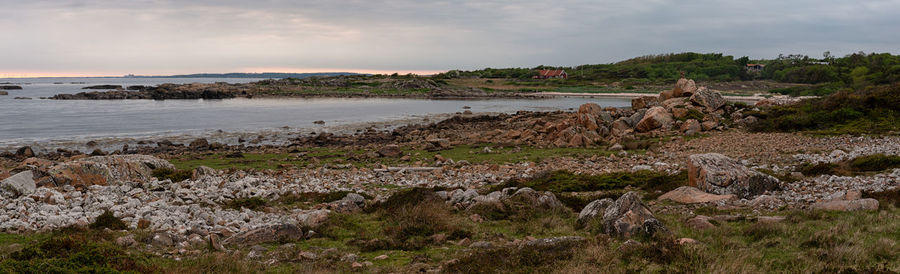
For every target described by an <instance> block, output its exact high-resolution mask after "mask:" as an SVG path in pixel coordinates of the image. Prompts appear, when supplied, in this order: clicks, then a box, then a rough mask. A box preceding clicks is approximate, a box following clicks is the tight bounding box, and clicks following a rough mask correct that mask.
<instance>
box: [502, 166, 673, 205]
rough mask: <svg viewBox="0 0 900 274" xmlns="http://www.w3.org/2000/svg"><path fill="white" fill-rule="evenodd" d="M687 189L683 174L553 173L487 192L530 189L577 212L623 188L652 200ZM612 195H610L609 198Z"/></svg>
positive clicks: (641, 172) (557, 171) (638, 172)
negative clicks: (552, 195)
mask: <svg viewBox="0 0 900 274" xmlns="http://www.w3.org/2000/svg"><path fill="white" fill-rule="evenodd" d="M683 185H687V173H686V172H681V173H678V174H674V175H670V174H665V173H660V172H655V171H649V170H643V171H637V172H613V173H605V174H600V175H586V174H575V173H572V172H569V171H564V170H556V171H551V172H544V173H541V174H537V175H535V176H533V177H531V178H528V179H513V180H510V181H507V182H504V183H502V184H499V185H496V186H492V187H491V188H490V191H496V190H501V189H503V188H507V187H520V188H521V187H530V188H532V189H534V190H538V191H550V192H553V193H556V194H557V196H558V197H562V198H561V199H560V201H561V202H563V203H564V204H566V205H567V206H569V207H570V208H572V209H574V210H580V209H581V208H582V207H584V205H586V204H587V203H590V202H591V201H593V200H594V199H599V198H615V197H618V195H621V194H622V190H623V189H625V188H626V187H634V188H639V189H641V190H644V191H646V192H647V195H645V198H646V199H655V198H656V197H658V196H659V195H662V194H663V193H665V192H667V191H670V190H672V189H675V188H677V187H679V186H683ZM593 191H606V193H601V194H599V195H598V194H595V195H588V196H580V195H572V194H569V193H571V192H593ZM610 194H613V195H610Z"/></svg>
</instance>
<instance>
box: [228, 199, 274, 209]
mask: <svg viewBox="0 0 900 274" xmlns="http://www.w3.org/2000/svg"><path fill="white" fill-rule="evenodd" d="M268 205H269V201H268V200H266V199H263V198H260V197H250V198H237V199H233V200H230V201H227V202H225V205H224V206H225V208H229V209H235V210H240V209H241V208H246V209H249V210H262V209H263V208H265V207H266V206H268Z"/></svg>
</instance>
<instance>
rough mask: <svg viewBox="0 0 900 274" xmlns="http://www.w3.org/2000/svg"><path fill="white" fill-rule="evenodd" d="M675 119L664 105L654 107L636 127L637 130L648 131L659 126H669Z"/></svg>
mask: <svg viewBox="0 0 900 274" xmlns="http://www.w3.org/2000/svg"><path fill="white" fill-rule="evenodd" d="M674 121H675V120H674V119H672V114H670V113H669V112H668V111H666V109H665V108H663V107H652V108H650V110H648V111H647V114H645V115H644V118H643V119H641V121H640V122H638V123H637V125H636V126H635V127H634V129H635V130H636V131H637V132H648V131H651V130H654V129H657V128H668V127H670V126H671V125H672V123H673V122H674Z"/></svg>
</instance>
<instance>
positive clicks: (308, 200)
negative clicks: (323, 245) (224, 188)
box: [223, 191, 372, 211]
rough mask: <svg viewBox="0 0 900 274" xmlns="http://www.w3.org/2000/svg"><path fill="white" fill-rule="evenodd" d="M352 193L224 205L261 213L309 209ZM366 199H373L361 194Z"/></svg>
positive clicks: (243, 200)
mask: <svg viewBox="0 0 900 274" xmlns="http://www.w3.org/2000/svg"><path fill="white" fill-rule="evenodd" d="M349 193H351V192H350V191H335V192H327V193H324V192H300V193H293V192H292V193H286V194H284V195H280V196H279V197H278V198H277V199H274V200H269V199H265V198H261V197H248V198H237V199H232V200H229V201H227V202H225V204H224V205H223V206H224V207H225V208H229V209H235V210H240V209H241V208H246V209H249V210H254V211H260V210H263V209H265V208H267V207H273V208H284V209H298V208H299V209H309V208H312V207H313V206H315V205H317V204H321V203H330V202H334V201H337V200H340V199H343V198H344V197H346V196H347V194H349ZM360 195H362V196H363V197H364V198H367V199H370V198H372V197H370V196H368V195H366V194H365V193H362V194H360Z"/></svg>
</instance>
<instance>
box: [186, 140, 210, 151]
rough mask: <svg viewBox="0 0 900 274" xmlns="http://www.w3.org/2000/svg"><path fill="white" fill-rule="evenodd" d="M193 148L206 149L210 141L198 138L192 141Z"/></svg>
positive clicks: (191, 146)
mask: <svg viewBox="0 0 900 274" xmlns="http://www.w3.org/2000/svg"><path fill="white" fill-rule="evenodd" d="M190 148H191V149H206V148H209V141H207V140H206V139H205V138H198V139H194V140H193V141H191V144H190Z"/></svg>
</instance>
